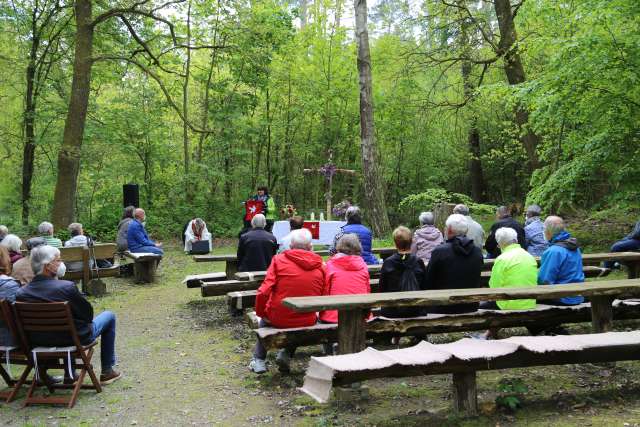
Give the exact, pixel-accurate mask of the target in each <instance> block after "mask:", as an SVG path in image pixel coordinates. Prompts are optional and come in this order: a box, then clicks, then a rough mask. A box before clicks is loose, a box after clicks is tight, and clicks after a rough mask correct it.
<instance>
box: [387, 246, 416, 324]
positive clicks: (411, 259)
mask: <svg viewBox="0 0 640 427" xmlns="http://www.w3.org/2000/svg"><path fill="white" fill-rule="evenodd" d="M407 269H409V270H411V271H413V274H414V276H415V278H416V280H417V281H418V284H419V285H420V287H421V289H422V287H423V286H424V272H425V268H424V262H422V260H421V259H420V258H418V257H416V256H415V255H411V254H399V253H395V254H393V255H391V256H390V257H388V258H387V259H385V260H384V263H383V264H382V269H381V270H380V292H401V291H402V289H400V279H401V277H402V273H403V272H404V271H405V270H407ZM380 313H381V314H382V315H383V316H385V317H391V318H400V317H417V316H423V315H424V314H425V310H424V308H423V307H382V310H381V311H380Z"/></svg>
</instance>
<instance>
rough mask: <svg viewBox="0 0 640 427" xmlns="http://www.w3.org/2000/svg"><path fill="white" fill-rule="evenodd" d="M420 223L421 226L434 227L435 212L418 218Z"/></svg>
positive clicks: (423, 214) (426, 213) (423, 213)
mask: <svg viewBox="0 0 640 427" xmlns="http://www.w3.org/2000/svg"><path fill="white" fill-rule="evenodd" d="M418 221H420V225H433V224H434V223H435V217H434V216H433V212H422V213H421V214H420V216H419V217H418Z"/></svg>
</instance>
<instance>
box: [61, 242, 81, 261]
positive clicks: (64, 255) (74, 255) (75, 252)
mask: <svg viewBox="0 0 640 427" xmlns="http://www.w3.org/2000/svg"><path fill="white" fill-rule="evenodd" d="M83 251H84V247H82V246H74V247H71V248H60V258H61V259H62V261H64V262H72V261H82V260H83V254H82V252H83Z"/></svg>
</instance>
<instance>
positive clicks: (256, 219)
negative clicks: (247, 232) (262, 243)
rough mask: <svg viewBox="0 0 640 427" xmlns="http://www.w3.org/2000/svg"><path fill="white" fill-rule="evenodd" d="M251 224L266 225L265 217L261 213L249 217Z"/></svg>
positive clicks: (260, 226)
mask: <svg viewBox="0 0 640 427" xmlns="http://www.w3.org/2000/svg"><path fill="white" fill-rule="evenodd" d="M251 226H252V227H253V228H265V227H266V226H267V219H266V218H265V217H264V215H262V214H257V215H255V216H254V217H253V218H251Z"/></svg>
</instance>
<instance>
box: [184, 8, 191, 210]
mask: <svg viewBox="0 0 640 427" xmlns="http://www.w3.org/2000/svg"><path fill="white" fill-rule="evenodd" d="M186 44H187V46H191V2H190V1H189V3H188V4H187V41H186ZM184 67H185V73H184V74H185V76H184V83H183V85H182V111H183V112H184V120H183V121H182V145H183V150H184V186H185V188H184V189H185V196H186V198H187V201H189V202H191V201H192V199H193V185H191V178H190V176H189V173H190V157H191V156H190V150H189V126H188V124H187V122H188V121H189V114H188V113H189V77H190V73H191V49H189V48H187V59H186V61H185V65H184Z"/></svg>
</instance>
